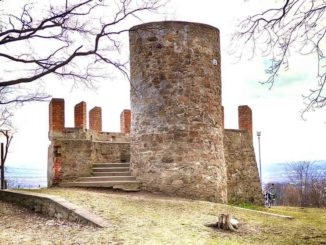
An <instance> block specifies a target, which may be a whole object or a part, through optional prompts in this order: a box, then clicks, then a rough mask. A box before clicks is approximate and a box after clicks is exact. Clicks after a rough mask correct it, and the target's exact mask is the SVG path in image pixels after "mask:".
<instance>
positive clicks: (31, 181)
mask: <svg viewBox="0 0 326 245" xmlns="http://www.w3.org/2000/svg"><path fill="white" fill-rule="evenodd" d="M5 178H6V180H7V182H8V188H39V187H46V186H47V173H46V169H43V168H26V167H21V166H10V165H8V166H6V167H5Z"/></svg>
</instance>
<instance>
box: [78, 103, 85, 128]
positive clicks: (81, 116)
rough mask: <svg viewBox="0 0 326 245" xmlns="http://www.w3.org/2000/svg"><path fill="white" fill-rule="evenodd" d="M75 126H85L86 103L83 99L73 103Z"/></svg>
mask: <svg viewBox="0 0 326 245" xmlns="http://www.w3.org/2000/svg"><path fill="white" fill-rule="evenodd" d="M75 128H82V129H85V128H86V103H85V102H84V101H82V102H80V103H79V104H77V105H75Z"/></svg>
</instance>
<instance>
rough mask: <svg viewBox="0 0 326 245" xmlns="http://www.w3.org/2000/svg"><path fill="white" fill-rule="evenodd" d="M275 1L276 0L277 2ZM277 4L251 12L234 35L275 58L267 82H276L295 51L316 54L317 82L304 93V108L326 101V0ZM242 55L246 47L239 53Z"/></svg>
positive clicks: (254, 51)
mask: <svg viewBox="0 0 326 245" xmlns="http://www.w3.org/2000/svg"><path fill="white" fill-rule="evenodd" d="M274 3H275V2H274ZM275 4H277V6H276V7H270V8H267V9H266V10H265V11H263V12H261V13H258V14H255V15H252V16H249V17H248V18H247V19H245V20H243V21H242V22H241V23H240V25H239V30H238V31H237V32H236V33H235V35H234V36H233V42H234V43H235V46H236V48H237V50H242V49H241V48H240V49H239V46H241V47H243V48H244V50H250V51H249V52H250V53H251V55H252V56H255V55H257V54H260V55H263V56H265V57H268V58H269V59H270V60H271V63H270V66H269V68H268V69H267V70H266V72H267V74H268V75H269V78H268V79H267V81H265V82H264V83H267V84H270V86H273V84H274V82H275V80H276V78H277V76H278V75H279V73H280V71H281V70H282V69H285V70H287V69H288V67H289V56H290V54H291V52H292V53H293V52H297V53H299V54H302V55H308V54H313V55H315V56H316V58H317V61H318V62H317V67H316V68H317V69H316V71H317V74H316V75H317V78H318V81H317V84H316V85H315V86H314V87H313V88H311V89H310V91H309V93H307V95H305V96H304V102H305V103H306V107H305V109H304V111H303V113H304V112H306V111H308V110H314V109H317V108H322V107H324V106H325V105H326V88H325V87H326V69H325V61H326V56H325V49H326V46H325V45H324V44H325V41H326V21H325V17H326V14H325V11H326V2H325V1H324V0H280V1H277V2H276V3H275ZM239 55H240V56H241V55H242V51H241V53H240V54H239Z"/></svg>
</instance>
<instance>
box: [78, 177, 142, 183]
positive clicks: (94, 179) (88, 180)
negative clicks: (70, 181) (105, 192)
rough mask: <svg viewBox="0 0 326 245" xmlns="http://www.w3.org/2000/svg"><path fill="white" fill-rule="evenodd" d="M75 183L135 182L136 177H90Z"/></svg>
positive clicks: (82, 178) (79, 179)
mask: <svg viewBox="0 0 326 245" xmlns="http://www.w3.org/2000/svg"><path fill="white" fill-rule="evenodd" d="M76 181H78V182H95V181H136V177H134V176H92V177H80V178H78V179H77V180H76Z"/></svg>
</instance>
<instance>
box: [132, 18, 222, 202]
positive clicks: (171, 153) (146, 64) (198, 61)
mask: <svg viewBox="0 0 326 245" xmlns="http://www.w3.org/2000/svg"><path fill="white" fill-rule="evenodd" d="M129 35H130V66H131V110H132V125H131V169H132V171H133V174H135V175H136V176H137V178H138V179H139V180H140V181H142V182H143V184H144V187H145V188H146V189H148V190H152V191H156V190H157V191H162V192H165V193H168V194H172V195H178V196H185V197H190V198H196V199H203V200H210V201H216V202H226V201H227V183H226V181H227V178H226V164H225V161H224V153H223V128H222V108H221V55H220V37H219V30H218V29H216V28H214V27H212V26H208V25H204V24H197V23H188V22H177V21H164V22H153V23H147V24H143V25H139V26H135V27H133V28H131V29H130V32H129Z"/></svg>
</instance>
